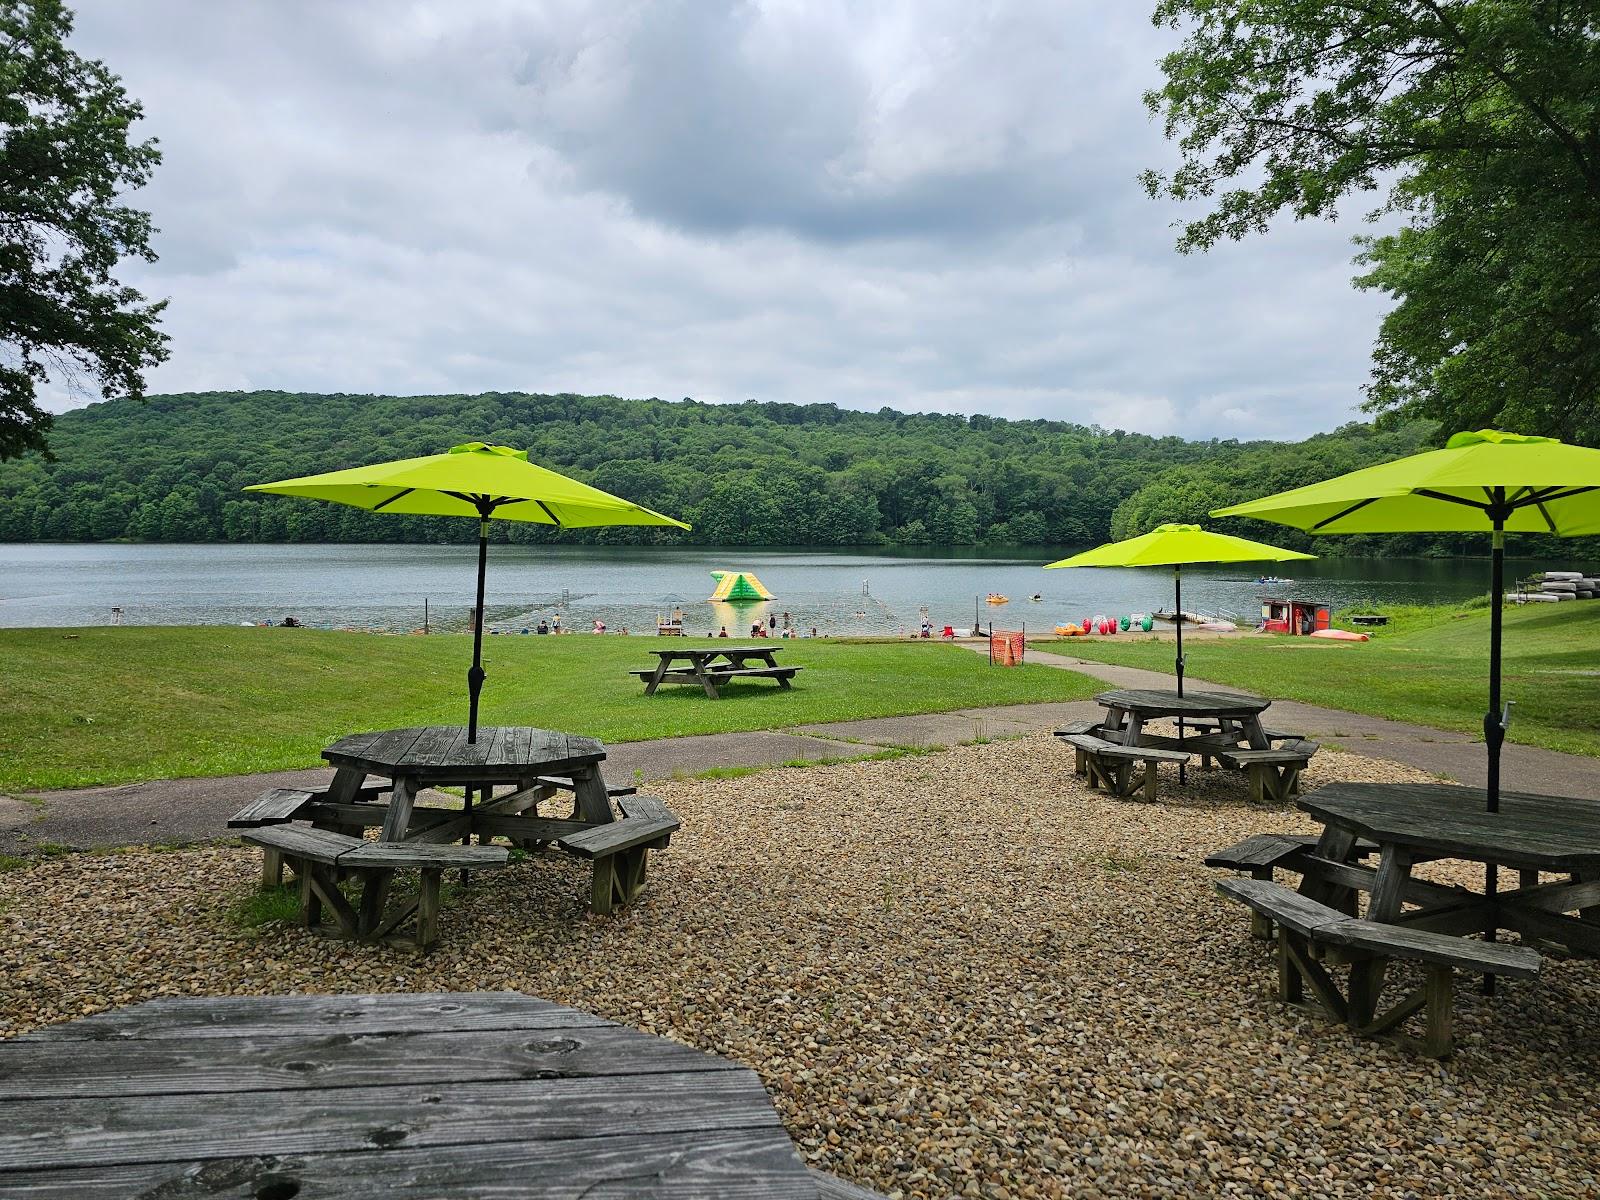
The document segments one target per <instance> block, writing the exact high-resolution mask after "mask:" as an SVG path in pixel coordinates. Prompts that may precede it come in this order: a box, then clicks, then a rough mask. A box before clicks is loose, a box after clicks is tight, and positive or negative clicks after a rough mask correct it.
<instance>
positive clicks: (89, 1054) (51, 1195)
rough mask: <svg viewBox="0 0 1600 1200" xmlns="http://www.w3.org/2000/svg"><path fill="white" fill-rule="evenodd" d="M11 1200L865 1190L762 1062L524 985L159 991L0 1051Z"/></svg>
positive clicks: (1, 1140) (2, 1170)
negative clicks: (197, 993) (170, 995)
mask: <svg viewBox="0 0 1600 1200" xmlns="http://www.w3.org/2000/svg"><path fill="white" fill-rule="evenodd" d="M0 1112H3V1114H4V1117H5V1119H4V1120H3V1121H0V1194H3V1195H5V1196H8V1197H17V1198H18V1200H21V1198H22V1197H27V1198H28V1200H96V1198H100V1197H104V1198H106V1200H110V1198H111V1197H126V1196H148V1197H154V1196H173V1197H178V1196H201V1195H206V1196H211V1195H217V1196H221V1195H227V1196H253V1197H258V1198H261V1200H289V1198H290V1197H298V1200H319V1198H324V1200H325V1198H331V1197H339V1198H340V1200H367V1198H371V1200H377V1198H379V1197H383V1198H388V1197H396V1196H416V1197H423V1196H430V1197H431V1196H452V1197H476V1196H482V1197H489V1196H496V1197H510V1196H552V1197H553V1196H580V1195H582V1196H598V1195H606V1196H622V1195H626V1196H630V1197H668V1196H671V1197H683V1196H730V1197H732V1196H738V1197H751V1198H753V1197H758V1196H759V1197H763V1198H768V1197H770V1198H773V1200H818V1197H822V1196H843V1195H860V1196H867V1195H868V1193H865V1192H855V1191H853V1190H852V1189H850V1188H849V1187H848V1185H843V1184H842V1183H841V1182H840V1181H837V1180H833V1179H831V1178H829V1177H826V1176H821V1175H817V1174H814V1173H812V1172H809V1171H807V1170H806V1168H805V1167H804V1166H803V1165H802V1164H801V1161H800V1158H799V1156H798V1155H797V1154H796V1153H795V1149H794V1146H793V1144H792V1143H791V1142H790V1140H789V1138H788V1136H787V1135H786V1134H785V1133H784V1130H783V1126H782V1124H781V1123H780V1122H779V1120H778V1115H777V1113H776V1112H775V1111H774V1110H773V1107H772V1102H771V1100H770V1099H769V1098H768V1096H767V1093H766V1090H765V1089H764V1088H763V1087H762V1084H761V1080H760V1079H759V1078H758V1077H757V1076H756V1073H755V1072H754V1071H752V1070H750V1069H749V1068H748V1067H744V1066H740V1065H739V1064H737V1063H733V1062H729V1061H728V1060H727V1059H724V1058H720V1057H717V1056H716V1055H712V1054H707V1053H705V1052H703V1051H699V1050H693V1049H690V1048H689V1047H687V1046H683V1045H680V1044H678V1043H676V1042H672V1041H668V1040H667V1039H665V1038H660V1037H655V1036H652V1035H650V1034H645V1033H640V1032H639V1031H637V1030H634V1029H629V1028H627V1027H626V1026H622V1025H616V1024H613V1023H612V1022H610V1021H605V1020H602V1019H601V1018H599V1017H596V1016H592V1015H591V1014H589V1013H585V1012H580V1011H578V1010H576V1009H572V1008H565V1007H563V1006H561V1005H558V1004H552V1003H550V1002H548V1001H545V1000H540V999H536V998H534V997H531V996H525V995H521V994H519V993H516V992H484V993H470V992H469V993H456V994H449V993H435V994H407V993H400V994H393V995H350V996H249V997H243V996H208V997H201V998H184V999H163V1000H152V1001H149V1002H147V1003H144V1004H136V1005H133V1006H131V1007H128V1008H123V1009H118V1010H116V1011H113V1012H106V1013H100V1014H97V1015H95V1016H90V1017H84V1018H80V1019H79V1020H76V1021H69V1022H67V1023H65V1024H62V1025H54V1026H50V1027H48V1028H45V1029H43V1030H40V1031H38V1032H36V1033H32V1034H27V1035H24V1036H22V1037H19V1038H13V1039H11V1040H9V1041H4V1042H0Z"/></svg>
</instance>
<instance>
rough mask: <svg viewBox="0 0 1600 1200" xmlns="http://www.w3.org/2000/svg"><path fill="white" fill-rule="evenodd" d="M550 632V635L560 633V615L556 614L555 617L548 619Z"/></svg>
mask: <svg viewBox="0 0 1600 1200" xmlns="http://www.w3.org/2000/svg"><path fill="white" fill-rule="evenodd" d="M550 632H551V633H560V632H561V614H560V613H557V614H556V615H555V616H553V617H551V618H550Z"/></svg>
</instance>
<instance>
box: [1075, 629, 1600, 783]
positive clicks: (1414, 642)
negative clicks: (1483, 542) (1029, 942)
mask: <svg viewBox="0 0 1600 1200" xmlns="http://www.w3.org/2000/svg"><path fill="white" fill-rule="evenodd" d="M1392 611H1393V621H1392V624H1391V625H1389V626H1387V627H1385V628H1383V629H1378V630H1372V631H1371V633H1372V640H1371V641H1370V642H1326V641H1322V640H1320V639H1317V638H1299V637H1271V638H1256V637H1251V638H1241V639H1238V640H1201V639H1197V640H1195V641H1194V642H1193V643H1192V645H1191V644H1190V643H1188V642H1185V644H1184V649H1185V650H1186V651H1187V658H1188V671H1189V673H1191V674H1192V675H1194V676H1195V677H1196V678H1198V679H1207V680H1211V681H1213V682H1216V683H1222V684H1229V685H1231V686H1234V687H1241V688H1249V689H1251V690H1253V691H1258V692H1261V693H1262V694H1264V695H1267V696H1274V697H1281V698H1283V699H1286V700H1303V701H1306V702H1307V703H1310V704H1322V705H1326V706H1328V707H1329V708H1342V709H1346V710H1348V711H1350V712H1361V713H1372V714H1374V715H1377V716H1382V717H1392V718H1394V719H1395V720H1397V721H1414V722H1416V723H1418V724H1422V725H1432V726H1434V727H1435V728H1439V729H1455V730H1464V731H1477V730H1481V729H1482V727H1483V713H1484V710H1485V708H1487V706H1488V667H1489V610H1488V609H1487V608H1476V609H1450V608H1433V609H1416V608H1408V609H1396V610H1392ZM1505 617H1506V628H1505V651H1504V680H1505V683H1504V697H1505V699H1507V700H1515V701H1516V708H1515V709H1514V710H1513V716H1512V722H1511V732H1510V740H1511V741H1513V742H1523V743H1526V744H1528V745H1533V746H1548V747H1550V748H1551V749H1554V750H1567V751H1572V752H1575V753H1579V754H1593V755H1600V602H1587V603H1586V602H1582V601H1580V602H1578V603H1576V604H1533V605H1529V606H1527V607H1526V608H1520V609H1518V608H1513V609H1507V610H1506V614H1505ZM1052 648H1053V649H1059V650H1060V651H1061V652H1062V653H1064V654H1071V655H1075V656H1077V657H1080V658H1092V659H1096V660H1098V661H1101V662H1111V663H1122V664H1125V665H1128V666H1135V667H1147V668H1149V669H1151V670H1156V671H1166V672H1170V671H1171V670H1172V642H1171V640H1170V639H1168V640H1165V641H1156V640H1153V639H1152V640H1141V641H1132V640H1129V641H1122V640H1120V639H1111V638H1103V639H1102V638H1094V639H1090V638H1079V639H1076V640H1074V641H1072V642H1070V643H1068V642H1065V641H1063V642H1060V643H1057V644H1056V645H1055V646H1053V647H1052Z"/></svg>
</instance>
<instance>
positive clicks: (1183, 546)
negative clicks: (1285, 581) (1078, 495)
mask: <svg viewBox="0 0 1600 1200" xmlns="http://www.w3.org/2000/svg"><path fill="white" fill-rule="evenodd" d="M1315 557H1316V555H1314V554H1303V553H1301V552H1300V551H1299V550H1285V549H1283V548H1281V547H1279V546H1269V545H1267V544H1266V543H1265V542H1252V541H1249V540H1247V539H1245V538H1239V537H1232V536H1230V535H1229V534H1226V533H1212V532H1211V531H1210V530H1207V529H1202V528H1200V526H1198V525H1157V526H1156V527H1155V528H1154V529H1152V530H1151V531H1150V532H1149V533H1144V534H1140V535H1139V536H1138V537H1135V538H1127V539H1126V540H1124V541H1120V542H1107V543H1105V545H1103V546H1096V547H1095V548H1094V549H1093V550H1085V551H1084V552H1083V553H1082V554H1074V555H1073V556H1072V557H1071V558H1063V559H1062V560H1061V561H1060V562H1053V563H1049V564H1047V565H1046V567H1045V570H1047V571H1048V570H1052V569H1054V568H1056V567H1171V568H1172V608H1173V612H1174V614H1175V616H1176V618H1177V619H1176V621H1175V622H1174V624H1175V625H1176V627H1177V630H1178V651H1177V655H1178V656H1177V662H1176V663H1175V664H1174V665H1175V666H1176V667H1177V671H1178V695H1180V696H1181V695H1183V574H1182V572H1183V565H1184V564H1185V563H1191V564H1193V563H1242V562H1289V561H1292V560H1294V559H1301V558H1315ZM1178 736H1179V737H1180V738H1181V737H1182V736H1183V720H1182V718H1179V721H1178ZM1178 776H1179V778H1180V779H1181V778H1182V777H1183V768H1182V767H1181V766H1180V767H1179V768H1178Z"/></svg>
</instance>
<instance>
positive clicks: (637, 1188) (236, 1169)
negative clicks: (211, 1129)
mask: <svg viewBox="0 0 1600 1200" xmlns="http://www.w3.org/2000/svg"><path fill="white" fill-rule="evenodd" d="M793 1160H794V1148H793V1147H792V1146H791V1145H790V1143H789V1139H788V1138H787V1137H785V1136H784V1135H783V1132H782V1130H781V1129H780V1130H772V1129H732V1130H718V1131H711V1132H707V1133H705V1134H702V1135H700V1136H698V1137H696V1138H694V1139H693V1141H685V1140H684V1139H683V1138H682V1137H681V1136H678V1135H675V1134H648V1135H637V1134H630V1135H621V1136H616V1137H606V1138H574V1139H570V1140H566V1141H554V1142H525V1143H515V1142H499V1143H495V1144H493V1145H492V1146H491V1147H488V1148H487V1151H486V1148H485V1147H484V1146H482V1145H479V1144H477V1143H472V1142H468V1143H465V1144H462V1145H459V1146H430V1147H428V1148H426V1149H420V1150H409V1149H399V1150H390V1151H387V1152H385V1153H382V1154H375V1153H372V1152H371V1151H370V1150H367V1151H362V1152H358V1153H353V1154H313V1155H295V1156H293V1157H288V1158H279V1157H265V1156H263V1157H235V1158H224V1159H212V1160H209V1161H200V1160H186V1161H177V1162H161V1163H136V1164H129V1165H117V1166H110V1167H106V1168H102V1169H99V1170H92V1171H85V1170H63V1171H27V1172H20V1173H17V1174H15V1175H6V1176H0V1181H3V1182H4V1184H5V1185H6V1187H7V1188H8V1189H11V1191H8V1193H7V1194H8V1195H12V1194H15V1195H17V1196H19V1197H20V1196H26V1197H28V1200H128V1198H129V1197H133V1196H148V1197H158V1196H162V1197H164V1196H171V1197H173V1198H174V1200H177V1198H178V1197H187V1196H196V1197H198V1196H206V1197H210V1198H213V1200H254V1198H255V1197H259V1196H269V1195H271V1194H272V1192H271V1191H270V1190H267V1189H266V1188H265V1187H264V1185H265V1184H269V1183H271V1182H272V1181H279V1182H280V1183H281V1184H282V1185H283V1187H284V1191H287V1188H288V1186H289V1185H290V1184H291V1183H292V1184H295V1185H298V1188H299V1190H298V1191H297V1192H296V1193H295V1200H439V1198H440V1197H442V1196H449V1197H451V1198H452V1200H508V1198H509V1197H513V1196H515V1197H529V1198H533V1200H573V1198H575V1197H579V1196H607V1197H610V1196H623V1195H626V1196H628V1197H629V1198H630V1200H706V1198H707V1197H713V1196H714V1197H717V1198H718V1200H817V1197H818V1194H819V1189H818V1184H817V1183H816V1181H815V1180H814V1179H812V1178H809V1177H808V1175H807V1172H805V1171H804V1170H796V1169H795V1165H796V1164H795V1163H794V1161H793ZM839 1194H840V1195H843V1194H844V1193H839ZM855 1194H859V1195H867V1193H855Z"/></svg>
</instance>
